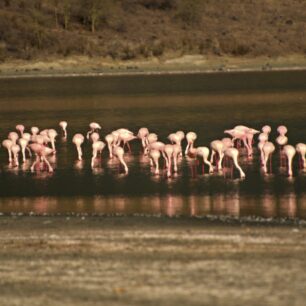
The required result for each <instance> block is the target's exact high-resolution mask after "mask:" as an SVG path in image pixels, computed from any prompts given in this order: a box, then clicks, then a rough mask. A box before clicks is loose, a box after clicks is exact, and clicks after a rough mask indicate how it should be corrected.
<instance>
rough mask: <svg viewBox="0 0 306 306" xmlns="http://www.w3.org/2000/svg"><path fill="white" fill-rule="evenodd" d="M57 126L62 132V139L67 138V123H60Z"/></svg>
mask: <svg viewBox="0 0 306 306" xmlns="http://www.w3.org/2000/svg"><path fill="white" fill-rule="evenodd" d="M59 126H60V127H61V128H62V130H63V132H64V138H67V126H68V123H67V121H61V122H60V123H59Z"/></svg>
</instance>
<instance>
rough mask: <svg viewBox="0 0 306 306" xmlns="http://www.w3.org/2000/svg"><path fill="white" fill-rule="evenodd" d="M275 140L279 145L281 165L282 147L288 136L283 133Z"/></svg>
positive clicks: (281, 162) (281, 161)
mask: <svg viewBox="0 0 306 306" xmlns="http://www.w3.org/2000/svg"><path fill="white" fill-rule="evenodd" d="M275 141H276V143H277V144H278V146H279V155H280V165H281V166H282V164H283V157H284V154H283V148H284V146H285V145H286V144H287V143H288V137H287V136H285V135H279V136H278V137H277V138H276V140H275Z"/></svg>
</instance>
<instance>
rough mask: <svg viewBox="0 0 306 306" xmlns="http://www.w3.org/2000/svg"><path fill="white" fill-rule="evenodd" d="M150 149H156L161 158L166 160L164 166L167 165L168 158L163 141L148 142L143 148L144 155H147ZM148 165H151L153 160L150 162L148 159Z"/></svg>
mask: <svg viewBox="0 0 306 306" xmlns="http://www.w3.org/2000/svg"><path fill="white" fill-rule="evenodd" d="M151 150H158V151H159V152H160V153H161V154H162V156H163V158H164V160H165V162H166V167H168V158H167V156H166V154H165V144H164V143H163V142H161V141H156V142H152V143H150V144H149V145H148V146H147V147H146V148H145V151H144V155H148V154H149V153H150V151H151ZM150 165H151V166H153V162H152V160H151V159H150Z"/></svg>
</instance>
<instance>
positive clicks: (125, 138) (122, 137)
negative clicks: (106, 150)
mask: <svg viewBox="0 0 306 306" xmlns="http://www.w3.org/2000/svg"><path fill="white" fill-rule="evenodd" d="M135 139H137V137H136V136H135V135H134V134H130V133H121V134H119V137H118V141H119V143H121V142H122V143H123V148H124V147H125V146H127V147H128V149H129V152H130V153H131V152H132V150H131V146H130V141H132V140H135Z"/></svg>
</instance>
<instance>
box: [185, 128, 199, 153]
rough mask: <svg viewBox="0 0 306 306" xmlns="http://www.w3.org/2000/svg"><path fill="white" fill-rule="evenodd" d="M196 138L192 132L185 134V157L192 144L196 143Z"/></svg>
mask: <svg viewBox="0 0 306 306" xmlns="http://www.w3.org/2000/svg"><path fill="white" fill-rule="evenodd" d="M197 137H198V136H197V134H196V133H194V132H188V133H187V134H186V139H187V147H186V149H185V155H188V152H189V150H190V149H192V148H193V145H194V142H195V141H196V139H197Z"/></svg>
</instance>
